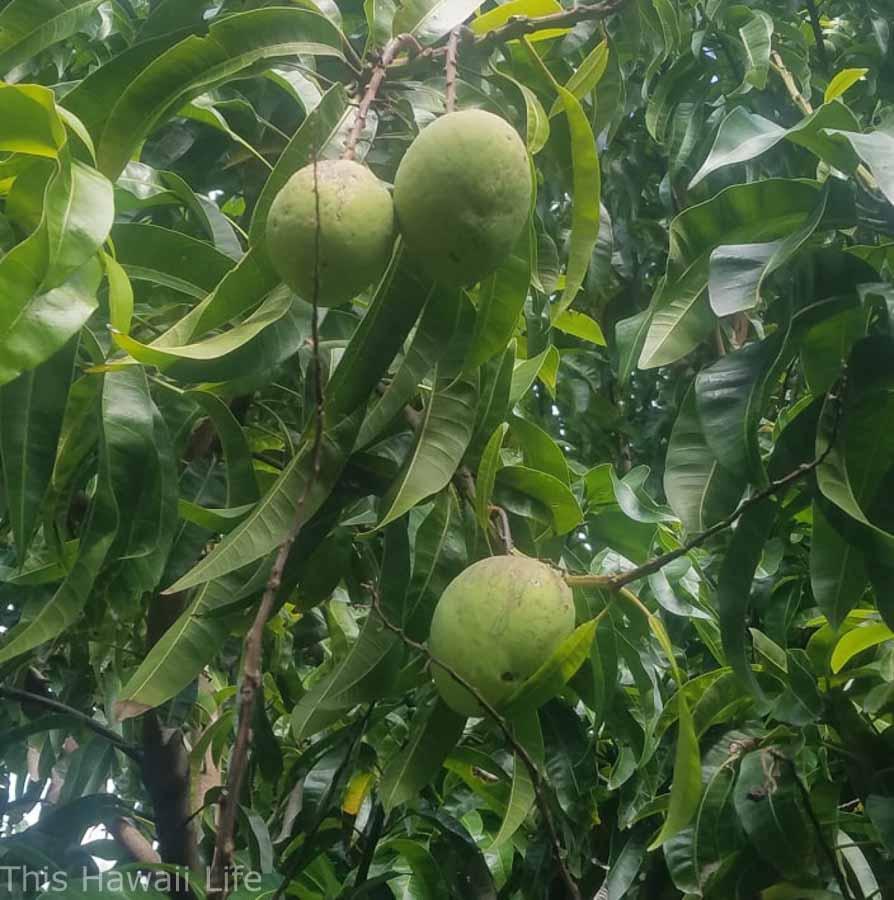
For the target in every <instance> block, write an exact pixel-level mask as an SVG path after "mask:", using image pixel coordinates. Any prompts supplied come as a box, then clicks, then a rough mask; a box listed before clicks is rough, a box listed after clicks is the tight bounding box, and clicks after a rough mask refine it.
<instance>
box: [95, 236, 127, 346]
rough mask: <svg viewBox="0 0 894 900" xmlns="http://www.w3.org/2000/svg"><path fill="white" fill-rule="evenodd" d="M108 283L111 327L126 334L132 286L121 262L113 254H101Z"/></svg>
mask: <svg viewBox="0 0 894 900" xmlns="http://www.w3.org/2000/svg"><path fill="white" fill-rule="evenodd" d="M102 263H103V266H104V267H105V270H106V280H107V281H108V284H109V321H110V323H111V326H112V328H114V329H115V330H116V331H120V332H122V333H123V334H127V333H128V332H129V331H130V323H131V320H132V319H133V286H132V285H131V283H130V278H129V277H128V275H127V272H125V271H124V267H123V266H122V265H121V263H119V262H118V260H117V259H115V257H114V256H109V255H108V254H107V253H103V254H102Z"/></svg>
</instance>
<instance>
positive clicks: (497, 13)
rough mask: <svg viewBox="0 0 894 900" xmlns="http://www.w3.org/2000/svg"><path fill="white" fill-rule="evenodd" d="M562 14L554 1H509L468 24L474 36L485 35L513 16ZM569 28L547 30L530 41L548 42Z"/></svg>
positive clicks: (529, 16)
mask: <svg viewBox="0 0 894 900" xmlns="http://www.w3.org/2000/svg"><path fill="white" fill-rule="evenodd" d="M557 12H562V6H561V5H560V4H558V3H557V2H556V0H509V2H508V3H503V4H501V5H500V6H498V7H496V8H495V9H491V10H489V11H488V12H486V13H484V14H483V15H480V16H478V17H477V18H475V19H473V20H472V21H471V22H470V23H469V27H470V28H471V29H472V31H474V32H475V34H486V33H487V32H488V31H493V30H494V29H495V28H499V27H500V26H501V25H505V24H506V23H507V22H508V21H509V20H510V19H511V18H513V17H514V16H527V17H528V18H531V19H534V18H540V17H541V16H550V15H552V14H553V13H557ZM570 30H571V29H570V28H549V29H544V30H543V31H538V32H536V33H535V34H532V35H530V36H529V38H528V40H531V41H548V40H549V39H550V38H554V37H559V36H561V35H563V34H567V32H569V31H570Z"/></svg>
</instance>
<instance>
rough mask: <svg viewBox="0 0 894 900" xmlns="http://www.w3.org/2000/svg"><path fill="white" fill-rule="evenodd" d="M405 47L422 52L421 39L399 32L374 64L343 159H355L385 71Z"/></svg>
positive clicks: (346, 143)
mask: <svg viewBox="0 0 894 900" xmlns="http://www.w3.org/2000/svg"><path fill="white" fill-rule="evenodd" d="M404 47H410V48H411V50H413V51H414V54H415V53H420V52H422V47H421V46H420V44H419V41H417V40H416V38H415V37H413V35H412V34H399V35H398V36H397V37H395V38H392V39H391V40H390V41H388V43H387V44H386V45H385V49H384V50H383V51H382V55H381V56H380V57H379V59H378V60H377V61H376V63H375V65H374V66H373V69H372V75H371V76H370V79H369V81H368V82H367V84H366V90H364V92H363V97H362V98H361V100H360V105H359V106H358V107H357V116H356V118H355V119H354V124H353V125H352V126H351V132H350V134H349V135H348V139H347V141H345V149H344V152H343V153H342V155H341V158H342V159H354V157H355V155H356V153H357V141H359V140H360V135H361V134H362V133H363V129H364V127H365V126H366V117H367V116H368V115H369V109H370V107H371V106H372V103H373V100H375V99H376V94H378V93H379V88H380V87H381V86H382V82H383V81H384V80H385V73H386V71H387V70H388V67H389V66H390V65H391V64H392V63H393V62H394V58H395V57H396V56H397V54H398V53H400V51H401V50H402V49H403V48H404Z"/></svg>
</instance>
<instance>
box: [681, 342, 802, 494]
mask: <svg viewBox="0 0 894 900" xmlns="http://www.w3.org/2000/svg"><path fill="white" fill-rule="evenodd" d="M788 335H789V332H788V329H786V328H779V329H778V330H777V331H776V332H775V333H774V334H772V335H771V336H770V337H769V338H766V339H765V340H763V341H755V342H754V343H751V344H747V345H746V346H744V347H742V348H741V349H740V350H735V351H733V352H732V353H727V354H726V355H725V356H722V357H720V359H718V360H717V362H716V363H714V364H713V365H712V366H709V367H708V368H706V369H703V370H702V371H701V372H699V373H698V375H697V376H696V379H695V403H696V408H697V409H698V415H699V419H700V421H701V424H702V428H703V429H704V435H705V439H706V440H707V443H708V446H709V447H710V448H711V450H712V452H713V454H714V456H715V457H716V459H717V461H718V463H719V464H720V465H721V466H722V467H723V468H724V469H726V470H727V471H728V472H736V473H741V474H742V475H744V476H745V477H746V478H747V479H748V480H749V481H750V482H751V483H752V484H756V485H758V486H763V484H764V483H765V482H766V480H767V476H766V472H765V471H764V464H763V461H762V460H761V454H760V446H759V444H758V425H759V423H760V418H761V416H762V415H763V412H764V408H765V405H766V403H767V399H768V395H769V392H770V390H771V388H772V386H773V383H774V380H775V378H776V375H777V374H778V372H779V371H780V369H781V368H782V367H783V366H784V365H785V361H786V358H787V357H786V344H787V341H788Z"/></svg>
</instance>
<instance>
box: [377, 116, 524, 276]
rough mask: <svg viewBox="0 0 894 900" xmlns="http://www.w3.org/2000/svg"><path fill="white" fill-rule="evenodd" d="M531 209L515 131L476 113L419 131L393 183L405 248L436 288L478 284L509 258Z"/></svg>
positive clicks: (437, 122) (445, 118)
mask: <svg viewBox="0 0 894 900" xmlns="http://www.w3.org/2000/svg"><path fill="white" fill-rule="evenodd" d="M530 205H531V168H530V163H529V162H528V152H527V150H526V149H525V145H524V144H523V143H522V141H521V139H520V138H519V136H518V134H516V132H515V129H514V128H512V126H511V125H509V124H508V123H507V122H505V121H503V119H501V118H500V117H499V116H495V115H493V113H489V112H485V111H484V110H480V109H470V110H464V111H462V112H455V113H448V114H447V115H446V116H442V117H441V118H439V119H436V120H435V121H434V122H432V123H431V124H430V125H428V126H427V127H426V128H424V129H423V130H422V132H421V133H420V134H419V136H418V137H417V138H416V140H414V141H413V143H412V144H411V145H410V148H409V150H407V152H406V153H405V154H404V157H403V159H402V160H401V163H400V166H398V169H397V176H396V177H395V180H394V207H395V210H396V212H397V220H398V224H399V226H400V230H401V233H402V235H403V238H404V242H405V243H406V246H407V248H408V249H409V250H410V251H411V252H412V253H413V254H414V256H416V257H417V258H418V259H419V261H420V263H421V265H422V267H423V268H424V269H426V271H428V273H429V274H430V275H431V276H432V277H434V278H435V279H437V280H438V281H440V282H442V283H443V284H447V285H453V286H459V285H469V284H474V283H475V282H477V281H480V280H481V279H482V278H484V277H485V276H486V275H488V274H489V273H490V272H492V271H493V270H494V269H495V268H497V266H499V265H500V263H501V262H503V260H504V259H506V257H507V256H509V253H510V252H511V251H512V248H513V246H514V245H515V242H516V241H517V240H518V238H519V236H520V235H521V232H522V229H523V228H524V227H525V223H526V222H527V221H528V215H529V212H530Z"/></svg>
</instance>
